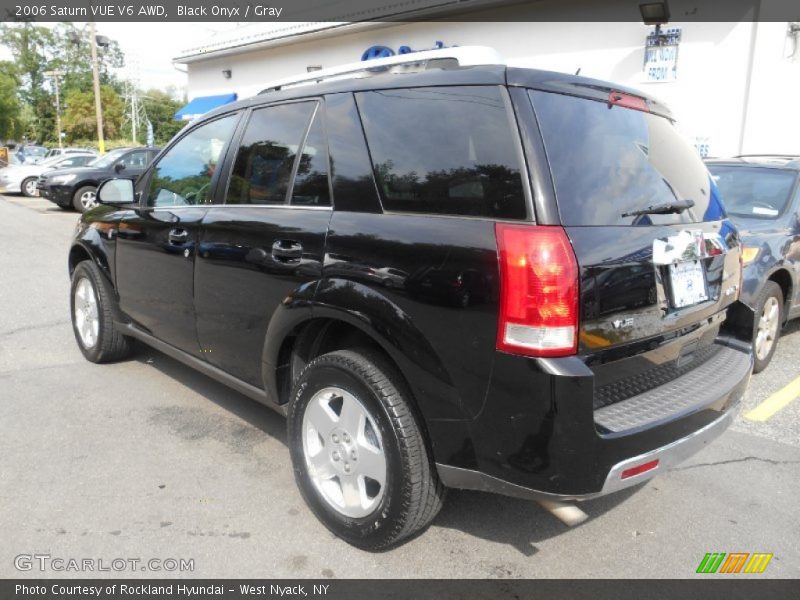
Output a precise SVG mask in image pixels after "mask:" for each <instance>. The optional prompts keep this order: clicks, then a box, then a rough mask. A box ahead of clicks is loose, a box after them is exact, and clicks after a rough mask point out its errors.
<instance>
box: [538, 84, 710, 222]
mask: <svg viewBox="0 0 800 600" xmlns="http://www.w3.org/2000/svg"><path fill="white" fill-rule="evenodd" d="M529 93H530V97H531V100H532V102H533V106H534V110H535V112H536V117H537V120H538V122H539V128H540V130H541V132H542V138H543V141H544V145H545V150H546V152H547V159H548V162H549V164H550V171H551V173H552V176H553V183H554V185H555V188H556V198H557V200H558V208H559V213H560V215H561V222H562V223H563V224H564V225H569V226H575V225H606V226H608V225H662V224H678V223H697V222H702V221H715V220H718V219H720V218H724V216H725V213H724V210H723V208H722V205H721V203H720V201H719V199H718V197H717V194H716V192H715V190H713V189H712V187H713V184H712V182H711V180H710V178H709V174H708V171H707V170H706V168H705V165H704V164H703V162H702V160H701V159H700V156H699V154H698V153H697V152H696V150H695V149H694V148H693V147H692V146H691V145H690V144H689V143H688V142H687V141H686V140H684V139H683V138H682V137H681V135H680V134H679V133H678V132H677V130H676V129H675V126H674V125H673V124H672V123H671V122H670V121H669V120H668V119H666V118H664V117H661V116H658V115H655V114H650V113H646V112H643V111H639V110H633V109H630V108H625V107H622V106H610V105H609V104H607V103H605V102H598V101H596V100H588V99H584V98H577V97H573V96H565V95H563V94H555V93H550V92H540V91H531V92H529ZM681 200H692V201H693V202H694V206H693V207H692V208H689V209H686V210H684V211H683V212H681V213H677V214H663V215H659V214H648V215H638V216H625V217H624V216H622V215H623V213H630V212H632V211H636V210H641V209H646V208H648V207H650V206H656V205H660V204H667V203H672V202H675V201H681Z"/></svg>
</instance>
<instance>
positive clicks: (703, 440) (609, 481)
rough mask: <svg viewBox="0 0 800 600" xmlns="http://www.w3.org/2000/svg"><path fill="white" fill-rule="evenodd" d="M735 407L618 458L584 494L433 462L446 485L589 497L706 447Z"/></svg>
mask: <svg viewBox="0 0 800 600" xmlns="http://www.w3.org/2000/svg"><path fill="white" fill-rule="evenodd" d="M736 413H737V411H736V410H729V411H727V412H725V413H724V414H723V415H722V416H721V417H719V418H718V419H717V420H716V421H712V422H711V423H709V424H708V425H706V426H705V427H703V428H701V429H699V430H697V431H695V432H694V433H690V434H689V435H687V436H686V437H683V438H680V439H678V440H675V441H674V442H672V443H670V444H667V445H666V446H661V447H660V448H656V449H655V450H651V451H650V452H646V453H644V454H640V455H638V456H632V457H631V458H628V459H626V460H623V461H621V462H618V463H617V464H615V465H613V466H612V467H611V470H610V471H609V472H608V475H607V476H606V480H605V483H604V484H603V487H602V489H600V491H598V492H591V493H585V494H572V495H570V494H554V493H548V492H542V491H539V490H533V489H530V488H526V487H523V486H521V485H516V484H513V483H509V482H508V481H504V480H502V479H498V478H497V477H492V476H491V475H487V474H485V473H480V472H478V471H472V470H469V469H461V468H458V467H452V466H449V465H441V464H437V465H436V468H437V470H438V472H439V478H440V479H441V480H442V483H443V484H444V485H446V486H447V487H453V488H460V489H469V490H478V491H482V492H493V493H495V494H502V495H504V496H512V497H515V498H522V499H525V500H559V501H573V500H576V501H581V500H591V499H592V498H597V497H599V496H605V495H607V494H612V493H614V492H618V491H620V490H623V489H625V488H628V487H631V486H634V485H638V484H640V483H642V482H644V481H647V480H648V479H652V478H653V477H655V476H656V475H658V474H659V473H662V472H663V471H667V470H669V469H670V468H672V467H673V466H675V465H677V464H680V463H681V462H683V461H684V460H686V459H687V458H689V457H691V456H692V455H694V454H696V453H697V452H699V451H700V450H702V449H703V448H705V447H706V445H707V444H709V443H711V442H712V441H713V440H715V439H716V438H718V437H719V436H720V435H722V433H723V432H724V431H725V430H726V429H727V428H728V427H729V426H730V424H731V423H733V419H734V417H735V415H736ZM654 460H658V466H656V468H654V469H652V470H650V471H647V472H645V473H640V474H638V475H634V476H632V477H628V478H626V479H622V473H623V472H624V471H625V470H626V469H630V468H631V467H634V466H636V465H641V464H646V463H649V462H651V461H654Z"/></svg>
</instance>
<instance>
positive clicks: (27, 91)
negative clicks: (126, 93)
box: [0, 22, 124, 142]
mask: <svg viewBox="0 0 800 600" xmlns="http://www.w3.org/2000/svg"><path fill="white" fill-rule="evenodd" d="M0 44H2V45H4V46H6V47H7V48H8V49H9V50H10V51H11V53H12V54H13V55H14V57H15V62H14V64H13V65H12V68H13V71H12V74H13V75H14V76H16V78H17V80H18V82H19V98H20V99H21V101H22V103H23V104H24V105H25V106H26V107H28V108H29V109H30V113H31V114H32V115H33V118H32V119H31V120H30V122H29V123H28V125H27V126H26V130H25V132H24V133H25V134H26V135H27V136H28V137H29V138H30V139H33V140H38V141H39V142H46V141H55V139H56V131H55V122H56V114H55V95H54V91H53V86H52V82H51V81H50V80H49V79H48V78H47V77H46V76H45V73H46V72H47V71H52V70H59V71H62V72H63V73H64V75H63V78H62V80H61V92H62V94H63V95H64V97H66V96H67V95H69V94H70V93H71V92H72V91H75V90H80V91H83V90H91V89H92V62H91V53H90V46H89V40H88V38H87V31H86V30H84V29H78V28H76V27H75V25H73V24H72V23H60V24H59V25H57V26H56V27H54V28H50V27H44V26H41V25H34V24H33V23H29V22H26V23H13V24H12V23H5V24H0ZM123 64H124V56H123V54H122V52H121V50H120V49H119V45H118V44H117V43H116V42H111V44H110V45H109V46H108V48H105V49H101V50H100V51H99V54H98V70H99V73H100V81H101V84H104V85H105V86H108V87H111V88H113V89H115V90H116V91H117V92H119V91H120V90H121V84H120V82H119V80H118V79H117V78H116V76H115V75H114V73H113V69H115V68H119V67H121V66H122V65H123ZM101 97H102V94H101ZM103 110H104V112H105V107H104V108H103ZM112 119H113V116H112ZM95 135H96V132H95V133H93V134H92V135H91V136H89V137H95Z"/></svg>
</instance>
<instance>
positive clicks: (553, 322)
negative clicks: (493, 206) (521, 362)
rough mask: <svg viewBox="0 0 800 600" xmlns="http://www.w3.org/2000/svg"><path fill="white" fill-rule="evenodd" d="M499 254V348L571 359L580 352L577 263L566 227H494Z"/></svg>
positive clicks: (506, 350) (503, 224)
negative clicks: (569, 356)
mask: <svg viewBox="0 0 800 600" xmlns="http://www.w3.org/2000/svg"><path fill="white" fill-rule="evenodd" d="M495 234H496V236H497V248H498V251H499V255H500V319H499V323H498V329H497V349H498V350H503V351H505V352H510V353H512V354H525V355H528V356H568V355H570V354H575V352H576V351H577V347H578V263H577V260H576V259H575V253H574V252H573V251H572V245H571V244H570V242H569V239H568V238H567V233H566V232H565V231H564V229H563V228H562V227H556V226H542V225H510V224H505V223H497V224H496V225H495Z"/></svg>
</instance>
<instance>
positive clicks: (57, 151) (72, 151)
mask: <svg viewBox="0 0 800 600" xmlns="http://www.w3.org/2000/svg"><path fill="white" fill-rule="evenodd" d="M63 154H94V155H95V156H97V152H95V151H94V150H92V149H91V148H50V150H48V151H47V156H46V158H52V157H53V156H61V155H63Z"/></svg>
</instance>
